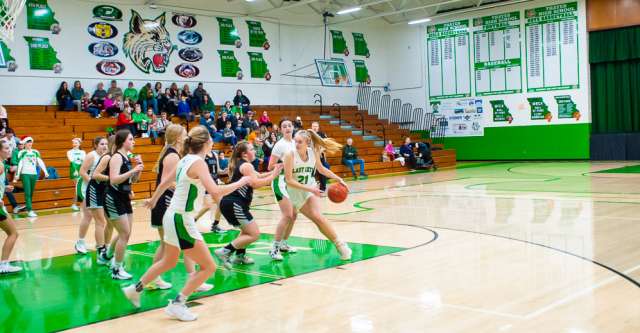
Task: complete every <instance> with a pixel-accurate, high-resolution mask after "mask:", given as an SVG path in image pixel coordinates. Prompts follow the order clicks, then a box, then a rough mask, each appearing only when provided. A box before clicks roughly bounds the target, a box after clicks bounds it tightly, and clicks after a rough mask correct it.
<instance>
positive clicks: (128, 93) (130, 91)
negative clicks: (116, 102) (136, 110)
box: [124, 82, 138, 103]
mask: <svg viewBox="0 0 640 333" xmlns="http://www.w3.org/2000/svg"><path fill="white" fill-rule="evenodd" d="M124 99H125V100H127V99H129V100H130V101H131V102H133V103H136V102H137V101H138V91H137V90H136V88H134V87H133V82H129V85H128V86H127V89H125V90H124Z"/></svg>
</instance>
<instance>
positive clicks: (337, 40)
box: [330, 30, 349, 56]
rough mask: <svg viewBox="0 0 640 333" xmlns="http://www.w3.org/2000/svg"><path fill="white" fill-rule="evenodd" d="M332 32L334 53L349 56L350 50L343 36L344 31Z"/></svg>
mask: <svg viewBox="0 0 640 333" xmlns="http://www.w3.org/2000/svg"><path fill="white" fill-rule="evenodd" d="M330 31H331V40H332V46H333V47H332V48H333V53H340V54H344V55H345V56H348V55H349V49H348V48H347V41H346V40H345V39H344V36H343V35H342V31H338V30H330Z"/></svg>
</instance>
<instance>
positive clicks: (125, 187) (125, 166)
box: [109, 152, 131, 193]
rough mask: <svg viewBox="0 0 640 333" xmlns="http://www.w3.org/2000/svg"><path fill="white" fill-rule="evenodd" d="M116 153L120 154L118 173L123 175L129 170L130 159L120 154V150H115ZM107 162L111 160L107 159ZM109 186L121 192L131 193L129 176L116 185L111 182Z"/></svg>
mask: <svg viewBox="0 0 640 333" xmlns="http://www.w3.org/2000/svg"><path fill="white" fill-rule="evenodd" d="M116 154H119V155H120V156H122V165H120V171H119V174H121V175H123V174H125V173H127V172H129V170H131V160H129V158H128V157H126V156H124V155H122V153H121V152H116ZM114 155H115V154H114ZM109 164H111V161H109ZM111 187H112V188H113V189H115V190H117V191H119V192H122V193H131V178H127V180H125V181H123V182H122V183H120V184H118V185H113V184H112V185H111Z"/></svg>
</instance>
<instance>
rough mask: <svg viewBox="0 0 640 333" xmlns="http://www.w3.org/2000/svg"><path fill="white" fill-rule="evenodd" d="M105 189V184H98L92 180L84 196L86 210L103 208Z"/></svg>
mask: <svg viewBox="0 0 640 333" xmlns="http://www.w3.org/2000/svg"><path fill="white" fill-rule="evenodd" d="M106 187H107V185H106V183H98V182H96V181H95V180H93V179H92V180H91V181H90V182H89V185H87V191H86V193H85V195H84V200H85V205H86V206H87V208H104V201H105V196H106V194H107V193H106Z"/></svg>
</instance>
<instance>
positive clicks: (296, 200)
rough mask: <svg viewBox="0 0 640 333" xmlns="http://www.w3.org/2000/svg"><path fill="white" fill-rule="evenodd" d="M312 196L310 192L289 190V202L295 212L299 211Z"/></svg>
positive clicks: (295, 189)
mask: <svg viewBox="0 0 640 333" xmlns="http://www.w3.org/2000/svg"><path fill="white" fill-rule="evenodd" d="M312 195H313V193H311V192H308V191H303V190H299V189H297V188H290V189H289V200H291V204H292V205H293V207H294V208H295V209H296V210H300V208H302V206H304V204H305V203H306V202H307V200H309V198H311V196H312Z"/></svg>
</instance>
